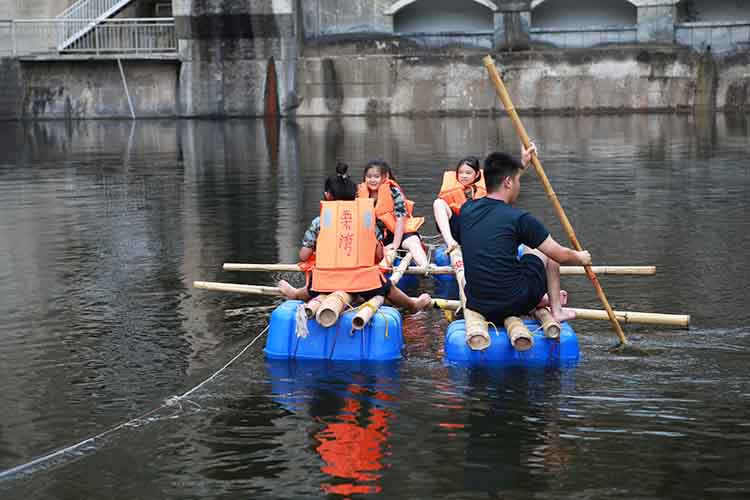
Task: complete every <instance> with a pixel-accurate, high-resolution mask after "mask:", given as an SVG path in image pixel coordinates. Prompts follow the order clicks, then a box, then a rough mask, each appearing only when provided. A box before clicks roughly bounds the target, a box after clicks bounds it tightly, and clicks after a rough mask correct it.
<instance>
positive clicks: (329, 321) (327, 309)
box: [315, 290, 352, 328]
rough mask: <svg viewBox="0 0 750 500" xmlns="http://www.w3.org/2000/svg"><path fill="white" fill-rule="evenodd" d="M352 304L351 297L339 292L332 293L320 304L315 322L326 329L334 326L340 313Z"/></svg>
mask: <svg viewBox="0 0 750 500" xmlns="http://www.w3.org/2000/svg"><path fill="white" fill-rule="evenodd" d="M351 302H352V296H351V295H349V294H348V293H346V292H342V291H341V290H339V291H336V292H333V293H331V294H329V295H328V297H326V298H325V300H324V301H323V302H321V303H320V307H318V311H317V312H316V313H315V320H316V321H317V322H318V323H320V326H322V327H323V328H328V327H331V326H333V325H335V324H336V322H337V321H338V320H339V316H340V315H341V312H342V311H343V310H344V309H346V307H347V306H348V305H349V304H350V303H351Z"/></svg>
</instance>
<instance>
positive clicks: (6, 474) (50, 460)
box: [0, 325, 270, 483]
mask: <svg viewBox="0 0 750 500" xmlns="http://www.w3.org/2000/svg"><path fill="white" fill-rule="evenodd" d="M269 327H270V325H269V326H266V327H265V328H264V329H263V331H261V332H260V333H259V334H258V335H257V336H256V337H255V338H254V339H253V340H252V341H250V343H249V344H247V345H246V346H245V347H244V348H243V349H242V350H241V351H240V352H239V353H237V355H235V356H234V357H233V358H232V359H231V360H229V362H228V363H226V364H225V365H224V366H222V367H221V368H219V370H217V371H216V372H214V373H213V374H212V375H211V376H210V377H208V378H207V379H205V380H204V381H203V382H201V383H200V384H198V385H196V386H195V387H193V388H192V389H190V390H189V391H187V392H185V393H183V394H182V395H179V396H177V395H175V396H172V397H169V398H167V399H165V400H164V401H163V402H162V403H161V404H160V405H159V406H157V407H156V408H153V409H151V410H149V411H147V412H145V413H143V414H141V415H139V416H137V417H135V418H132V419H130V420H128V421H127V422H123V423H121V424H119V425H116V426H114V427H110V428H109V429H107V430H105V431H102V432H100V433H98V434H96V435H94V436H91V437H88V438H86V439H84V440H82V441H79V442H78V443H75V444H73V445H70V446H66V447H64V448H61V449H59V450H55V451H52V452H49V453H47V454H45V455H43V456H40V457H37V458H35V459H33V460H31V461H29V462H26V463H24V464H21V465H17V466H15V467H12V468H10V469H6V470H4V471H0V483H3V482H6V481H12V480H17V479H22V478H25V477H29V476H31V475H33V474H35V473H38V472H43V471H46V470H50V469H52V468H54V467H60V466H62V465H65V464H66V463H69V462H71V461H73V460H76V459H78V458H81V457H84V456H86V455H88V454H92V453H96V452H97V451H98V450H99V449H100V447H101V444H103V441H104V439H105V438H107V437H111V436H113V435H114V434H115V433H117V432H118V431H121V430H123V429H125V428H130V429H132V428H138V427H141V426H143V425H146V424H148V423H151V422H155V421H158V420H162V419H161V418H158V417H155V416H154V415H156V414H157V413H158V412H159V411H161V410H164V409H175V408H176V409H177V413H180V412H181V411H183V406H182V404H183V403H187V404H190V405H192V406H193V407H194V408H197V411H200V410H201V409H202V408H201V406H200V405H199V404H198V403H196V402H194V401H191V400H190V399H188V396H190V395H191V394H193V393H195V392H196V391H198V390H199V389H200V388H201V387H203V386H204V385H206V384H207V383H209V382H210V381H211V380H213V379H214V378H216V377H217V376H218V375H219V374H221V373H222V372H223V371H224V370H226V369H227V368H228V367H229V366H230V365H231V364H232V363H234V362H235V361H237V360H238V359H239V358H240V357H242V355H243V354H245V352H247V350H248V349H250V347H252V346H253V344H255V342H256V341H257V340H258V339H260V338H261V337H262V336H263V335H264V334H265V333H266V332H267V331H268V329H269ZM174 416H175V414H173V415H170V416H169V417H166V418H173V417H174Z"/></svg>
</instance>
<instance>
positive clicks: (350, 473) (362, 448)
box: [315, 385, 393, 495]
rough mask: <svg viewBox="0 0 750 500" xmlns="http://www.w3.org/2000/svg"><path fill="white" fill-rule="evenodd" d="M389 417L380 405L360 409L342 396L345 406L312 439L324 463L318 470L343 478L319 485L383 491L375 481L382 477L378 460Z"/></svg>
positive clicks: (331, 489)
mask: <svg viewBox="0 0 750 500" xmlns="http://www.w3.org/2000/svg"><path fill="white" fill-rule="evenodd" d="M365 391H366V389H364V388H362V387H361V386H354V385H352V386H349V392H350V393H352V394H362V393H363V392H365ZM374 399H379V400H389V399H391V397H390V396H388V395H386V394H383V393H375V395H374ZM392 416H393V414H392V413H390V412H388V411H386V410H383V409H381V408H373V407H370V408H363V406H362V404H361V403H360V402H359V401H357V400H355V399H352V398H345V399H344V407H343V408H342V411H341V413H340V414H339V415H338V416H337V417H336V421H335V422H330V423H327V424H326V426H325V428H323V429H322V430H321V431H320V432H318V433H317V434H315V439H317V440H318V441H319V442H320V445H319V446H318V447H317V448H316V450H317V451H318V453H319V454H320V457H321V458H322V459H323V461H324V462H325V465H324V466H323V467H321V468H320V470H321V471H322V472H324V473H325V474H328V475H329V476H331V477H332V478H335V479H337V480H343V481H337V482H336V484H331V483H324V484H323V485H322V486H321V487H322V489H323V491H325V492H326V493H333V494H337V495H355V494H374V493H380V492H381V491H382V487H381V486H380V485H378V484H377V481H378V479H380V478H381V477H382V474H380V473H378V471H380V470H382V469H383V467H384V466H383V464H382V462H381V460H382V458H383V455H384V450H383V448H384V446H385V442H386V439H387V437H388V419H389V418H391V417H392ZM361 422H367V425H362V423H361ZM347 480H348V481H347ZM361 483H375V484H361Z"/></svg>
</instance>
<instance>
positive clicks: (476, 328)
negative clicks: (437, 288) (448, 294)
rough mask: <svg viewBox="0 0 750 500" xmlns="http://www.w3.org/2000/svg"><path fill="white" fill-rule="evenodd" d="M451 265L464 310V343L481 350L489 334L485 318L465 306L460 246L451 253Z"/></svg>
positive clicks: (488, 338) (464, 283) (464, 281)
mask: <svg viewBox="0 0 750 500" xmlns="http://www.w3.org/2000/svg"><path fill="white" fill-rule="evenodd" d="M450 257H451V266H452V267H453V269H454V270H455V273H456V282H458V296H459V298H460V299H461V307H462V308H463V310H464V325H465V332H464V333H465V335H466V343H467V344H468V345H469V347H470V348H471V349H472V350H474V351H482V350H484V349H487V348H488V347H489V346H490V343H491V339H490V334H489V332H488V331H487V320H486V319H484V316H482V315H481V314H480V313H478V312H477V311H473V310H471V309H469V308H468V307H466V291H465V290H464V287H466V276H465V274H464V255H463V253H462V252H461V247H460V246H459V247H456V248H455V249H454V250H453V251H452V252H451V253H450Z"/></svg>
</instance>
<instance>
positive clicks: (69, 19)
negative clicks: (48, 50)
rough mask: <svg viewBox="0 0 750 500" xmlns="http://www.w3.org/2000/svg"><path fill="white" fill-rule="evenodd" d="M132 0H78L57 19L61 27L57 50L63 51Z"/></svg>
mask: <svg viewBox="0 0 750 500" xmlns="http://www.w3.org/2000/svg"><path fill="white" fill-rule="evenodd" d="M131 1H132V0H78V1H77V2H75V3H74V4H73V5H71V6H70V7H68V8H67V9H65V10H64V11H63V12H62V14H60V15H59V16H57V19H59V20H61V21H66V22H65V24H63V25H62V27H63V32H62V33H61V37H60V43H59V45H58V49H60V50H63V49H65V48H67V46H68V45H71V44H72V43H74V42H75V41H77V40H78V39H79V38H81V37H83V36H84V35H86V33H88V32H89V31H91V30H92V29H93V28H94V26H96V25H97V24H99V23H100V22H102V21H104V20H105V19H106V18H108V17H110V16H112V15H114V14H115V13H116V12H117V11H119V10H120V9H122V8H123V7H125V6H126V5H127V4H129V3H130V2H131Z"/></svg>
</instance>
